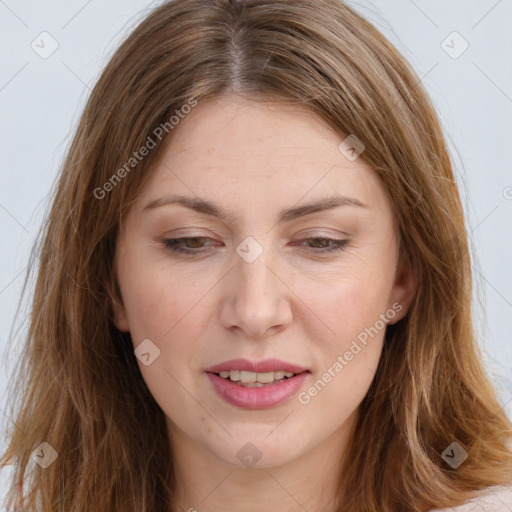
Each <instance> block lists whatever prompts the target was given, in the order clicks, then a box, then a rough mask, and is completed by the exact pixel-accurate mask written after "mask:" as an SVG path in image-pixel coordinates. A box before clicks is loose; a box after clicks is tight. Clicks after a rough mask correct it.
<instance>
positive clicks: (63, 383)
mask: <svg viewBox="0 0 512 512" xmlns="http://www.w3.org/2000/svg"><path fill="white" fill-rule="evenodd" d="M224 94H236V95H239V96H245V97H247V98H253V99H268V98H271V97H272V98H276V99H279V100H280V101H283V102H284V101H286V102H291V103H295V104H301V105H306V106H307V107H309V109H310V110H311V111H312V112H315V113H316V114H317V115H318V116H320V117H321V118H322V119H324V120H325V121H326V122H327V123H328V124H329V125H330V126H332V127H333V128H334V129H335V130H336V131H337V132H338V133H339V134H340V141H341V140H342V139H341V137H342V136H344V135H347V134H355V135H356V136H357V138H358V139H360V140H361V141H362V142H363V143H364V146H365V150H364V154H363V157H364V158H365V160H366V161H367V162H368V163H369V164H370V165H371V166H372V167H373V168H374V169H375V172H377V173H378V175H379V176H380V177H381V179H382V183H383V184H384V186H385V189H386V191H387V193H388V195H389V198H390V199H391V201H392V204H393V206H394V212H395V215H396V218H397V221H398V227H399V236H400V242H401V250H402V256H403V257H407V258H408V259H409V260H410V262H411V264H412V265H413V267H414V269H415V270H416V273H417V276H418V291H417V294H416V296H415V298H414V301H413V303H412V305H411V307H410V310H409V312H408V314H407V316H406V317H405V318H404V319H402V320H401V321H399V322H398V323H397V324H396V325H392V326H388V329H387V332H386V340H385V344H384V349H383V353H382V357H381V361H380V364H379V368H378V371H377V373H376V375H375V378H374V381H373V383H372V385H371V388H370V390H369V392H368V394H367V396H366V397H365V399H364V400H363V402H362V404H361V406H360V414H359V418H358V422H357V424H356V426H355V428H354V430H353V432H352V439H351V442H350V443H349V445H348V446H349V447H348V453H347V456H346V461H347V462H346V464H347V465H348V466H347V467H346V468H345V471H344V472H343V476H342V477H341V476H340V490H339V496H337V500H336V503H337V505H336V506H337V507H338V509H339V510H343V511H344V512H360V511H361V510H365V511H372V512H377V511H378V512H382V511H390V512H391V511H393V512H397V511H412V510H413V511H425V510H427V509H429V508H433V507H446V506H453V505H456V504H458V503H461V502H462V501H464V500H466V499H468V498H470V497H473V496H474V495H475V494H476V492H477V491H478V490H479V489H482V488H485V487H488V486H491V485H496V484H503V483H507V482H510V478H511V476H510V475H511V474H512V454H511V453H510V451H509V450H508V449H507V448H506V446H505V444H504V440H505V439H508V438H510V436H511V435H512V425H511V423H510V422H509V420H508V419H507V417H506V416H505V414H504V412H503V410H502V409H501V407H500V404H499V403H498V401H497V399H496V396H495V391H494V390H493V388H492V387H491V384H490V382H489V380H488V377H487V376H486V373H485V372H484V369H483V367H482V363H481V357H480V354H479V352H478V349H477V345H476V340H475V334H474V327H473V325H472V316H471V299H472V277H471V267H470V251H469V248H468V235H467V231H466V228H465V223H464V217H463V209H462V207H461V202H460V197H459V193H458V190H457V186H456V183H455V180H454V176H453V172H452V168H451V163H450V159H449V155H448V153H447V150H446V146H445V140H444V138H443V134H442V131H441V128H440V125H439V122H438V119H437V116H436V113H435V111H434V109H433V107H432V105H431V103H430V101H429V99H428V97H427V95H426V93H425V91H424V89H423V88H422V85H421V83H420V81H419V79H418V77H417V76H416V74H415V73H414V72H413V71H412V70H411V68H410V66H409V65H408V64H407V63H406V62H405V61H404V59H403V58H402V57H401V56H400V55H399V53H398V52H397V51H396V49H395V48H394V47H393V46H392V45H391V44H390V43H389V42H388V41H387V40H386V39H385V38H384V37H383V36H382V35H381V34H380V33H379V32H378V30H376V29H375V28H374V27H373V26H372V25H371V24H370V23H368V22H367V21H365V20H364V19H363V18H362V17H361V16H359V15H358V14H357V13H356V12H355V11H354V10H352V9H351V8H349V7H348V6H347V5H345V4H344V3H343V2H342V1H341V0H253V1H251V0H248V1H245V2H236V1H231V0H179V1H169V2H166V3H164V4H162V5H161V6H159V7H157V8H156V9H154V10H153V11H152V12H151V13H150V14H149V15H148V16H147V17H146V18H145V19H144V20H143V21H142V22H141V23H140V24H139V25H138V26H137V27H136V28H135V30H134V31H133V32H132V33H131V34H130V35H129V37H128V38H127V39H126V40H125V41H124V42H123V43H122V44H121V46H120V47H119V49H118V50H117V51H116V53H115V54H114V55H113V57H112V58H111V60H110V61H109V63H108V65H107V66H106V68H105V69H104V71H103V73H102V75H101V77H100V78H99V81H98V83H97V84H96V86H95V87H94V89H93V91H92V93H91V95H90V98H89V100H88V103H87V105H86V107H85V109H84V112H83V114H82V116H81V119H80V121H79V124H78V127H77V130H76V133H75V135H74V138H73V140H72V143H71V145H70V147H69V150H68V152H67V157H66V159H65V160H64V162H63V165H62V169H61V174H60V178H59V180H58V183H57V186H56V189H55V193H54V198H53V202H52V206H51V210H50V211H49V214H48V216H47V219H46V224H45V229H44V232H43V233H42V237H41V246H40V248H39V249H38V251H37V252H36V253H35V254H36V255H37V257H38V258H39V266H38V271H37V281H36V284H35V292H34V295H33V302H32V309H31V316H30V327H29V332H28V336H27V339H26V346H25V349H24V357H23V358H22V360H20V362H19V367H18V368H17V369H16V371H17V373H18V375H19V381H18V382H17V384H16V385H15V386H14V387H13V394H12V399H13V402H12V404H13V405H12V412H11V415H12V417H13V418H14V419H15V424H16V426H15V427H13V428H12V431H11V432H10V438H9V445H8V449H7V451H6V453H5V454H4V456H3V458H2V465H5V464H8V463H13V462H14V463H15V473H14V478H13V482H12V488H11V493H10V497H11V501H10V502H9V504H8V506H10V507H11V508H14V509H15V510H19V511H28V510H40V511H44V512H50V511H51V512H54V511H66V512H83V511H91V510H102V511H104V512H114V511H123V512H130V511H133V512H135V511H137V512H141V511H143V512H150V511H164V510H168V498H169V496H170V495H171V494H172V492H173V486H174V480H173V468H172V453H171V447H170V446H169V442H168V437H167V432H166V427H165V421H164V414H163V412H162V411H161V409H160V408H159V407H158V405H157V404H156V402H155V401H154V399H153V398H152V396H151V394H150V393H149V391H148V389H147V387H146V385H145V383H144V381H143V379H142V376H141V374H140V371H139V368H138V365H137V364H136V360H135V356H134V354H133V346H132V343H131V340H130V337H129V335H128V334H124V333H121V332H119V331H118V330H117V329H116V328H115V326H114V322H113V318H114V303H115V301H120V297H119V292H118V288H117V284H116V279H115V276H114V272H113V261H114V254H115V248H116V236H117V232H118V227H119V223H120V221H121V219H122V218H123V216H124V215H125V214H126V212H127V210H128V208H129V207H130V205H131V204H132V203H133V201H134V200H135V198H136V197H137V195H138V193H139V192H140V190H141V188H142V187H143V186H144V184H145V183H146V181H147V180H148V179H149V177H150V176H151V172H152V170H154V169H155V168H156V166H157V164H158V162H159V159H160V158H161V157H162V155H163V154H164V152H165V148H166V146H167V144H168V143H169V141H170V140H171V138H172V135H173V133H174V132H175V131H176V130H179V125H176V126H172V122H169V119H170V118H171V117H172V116H177V117H180V115H183V112H185V108H184V105H186V104H189V105H193V104H194V102H197V103H196V104H197V105H199V107H197V108H200V105H201V102H203V101H205V100H207V99H209V98H213V97H218V96H220V95H224ZM166 123H167V124H166ZM158 127H160V132H157V133H160V135H161V136H160V138H159V137H156V135H155V130H157V128H158ZM148 137H150V138H151V139H152V141H153V142H154V143H155V146H154V147H152V148H151V150H150V151H149V152H147V154H146V155H145V156H144V158H140V159H138V158H136V157H135V156H134V155H135V154H136V153H137V154H138V153H139V150H140V148H142V147H143V146H146V147H148V145H149V139H148ZM140 153H142V152H140ZM131 159H133V160H131ZM121 169H124V172H123V171H121ZM32 266H33V267H35V257H34V261H33V265H32ZM43 442H46V443H48V445H50V446H51V448H52V449H53V450H55V452H56V453H57V458H56V460H55V461H54V462H53V463H52V464H51V465H49V466H48V467H46V468H44V469H43V468H42V467H40V466H39V465H38V464H35V463H34V462H33V460H32V457H31V454H32V453H33V451H34V450H35V449H36V448H38V447H40V445H41V443H43ZM453 442H456V443H458V445H459V446H460V447H461V448H463V449H464V450H465V451H466V452H467V454H468V457H467V459H466V460H465V461H464V462H463V463H462V464H461V465H460V466H459V467H457V468H452V467H451V466H450V465H449V464H447V463H446V462H445V460H444V459H443V457H442V453H443V451H444V450H445V449H446V448H447V447H449V446H450V445H451V443H453ZM43 447H46V445H43ZM39 449H41V448H39ZM52 453H53V452H52ZM340 456H341V454H340ZM383 475H385V479H384V478H383Z"/></svg>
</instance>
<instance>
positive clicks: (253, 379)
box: [219, 370, 294, 387]
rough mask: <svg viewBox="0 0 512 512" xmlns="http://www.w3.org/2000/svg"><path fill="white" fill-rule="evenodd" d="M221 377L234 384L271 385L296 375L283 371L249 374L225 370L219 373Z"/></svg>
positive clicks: (242, 371) (241, 371)
mask: <svg viewBox="0 0 512 512" xmlns="http://www.w3.org/2000/svg"><path fill="white" fill-rule="evenodd" d="M219 375H220V376H221V377H222V378H223V379H230V380H231V381H233V382H239V381H240V382H242V384H251V383H259V384H270V383H271V382H274V381H279V380H282V379H284V377H288V378H289V377H293V375H294V373H292V372H285V371H283V370H278V371H276V372H265V373H256V372H247V371H244V370H231V371H228V370H225V371H222V372H220V373H219ZM257 387H259V386H257Z"/></svg>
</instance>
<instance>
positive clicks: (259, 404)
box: [205, 359, 310, 409]
mask: <svg viewBox="0 0 512 512" xmlns="http://www.w3.org/2000/svg"><path fill="white" fill-rule="evenodd" d="M230 370H242V371H247V372H256V373H266V372H274V371H279V370H282V371H285V372H291V373H295V374H297V375H294V376H293V377H291V378H289V379H285V380H284V381H283V382H280V383H279V384H272V385H269V386H264V387H261V388H247V387H243V386H239V385H238V384H235V383H234V382H231V381H230V380H229V379H223V378H222V377H220V376H219V375H217V374H218V373H220V372H222V371H230ZM205 371H206V374H207V375H208V378H209V379H210V381H211V383H212V384H213V387H214V389H215V391H216V392H217V394H218V395H219V396H220V397H221V398H223V399H224V400H226V402H228V403H230V404H231V405H235V406H237V407H241V408H243V409H267V408H269V407H274V406H276V405H278V404H280V403H282V402H284V401H285V400H287V399H288V398H290V397H292V396H293V395H295V394H296V393H297V392H298V391H299V389H300V387H301V386H302V384H303V382H304V380H305V379H306V378H307V377H308V375H309V373H310V372H309V371H308V370H307V369H306V368H301V367H300V366H297V365H294V364H291V363H287V362H286V361H281V360H280V359H265V360H264V361H259V362H257V363H253V362H251V361H248V360H247V359H231V360H230V361H225V362H223V363H220V364H216V365H214V366H210V367H209V368H206V370H205Z"/></svg>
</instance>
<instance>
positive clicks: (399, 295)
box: [388, 249, 418, 325]
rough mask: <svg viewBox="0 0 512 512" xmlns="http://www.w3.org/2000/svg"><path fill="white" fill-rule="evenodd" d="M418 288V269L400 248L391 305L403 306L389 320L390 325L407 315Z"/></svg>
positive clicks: (390, 298) (390, 299) (390, 297)
mask: <svg viewBox="0 0 512 512" xmlns="http://www.w3.org/2000/svg"><path fill="white" fill-rule="evenodd" d="M417 289H418V275H417V271H416V269H415V268H414V266H413V265H412V263H411V262H410V260H409V258H408V257H407V255H406V254H405V251H403V250H402V249H401V250H400V257H399V261H398V264H397V269H396V273H395V282H394V283H393V288H392V290H391V293H390V296H389V305H390V307H391V306H392V305H393V304H396V303H398V304H400V305H401V306H402V307H401V309H400V310H399V311H397V314H396V316H395V317H394V318H393V320H391V321H390V322H388V323H389V324H390V325H392V324H395V323H397V322H398V321H399V320H401V319H402V318H404V317H405V315H406V314H407V311H409V307H410V305H411V303H412V301H413V299H414V296H415V295H416V291H417Z"/></svg>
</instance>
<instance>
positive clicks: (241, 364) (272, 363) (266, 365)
mask: <svg viewBox="0 0 512 512" xmlns="http://www.w3.org/2000/svg"><path fill="white" fill-rule="evenodd" d="M230 370H242V371H247V372H255V373H267V372H275V371H279V370H282V371H285V372H291V373H302V372H304V371H307V368H302V367H300V366H297V365H295V364H292V363H288V362H286V361H281V360H280V359H264V360H263V361H256V362H252V361H249V360H248V359H230V360H229V361H224V362H223V363H219V364H216V365H214V366H210V367H209V368H206V369H205V371H206V372H208V373H220V372H223V371H230Z"/></svg>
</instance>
